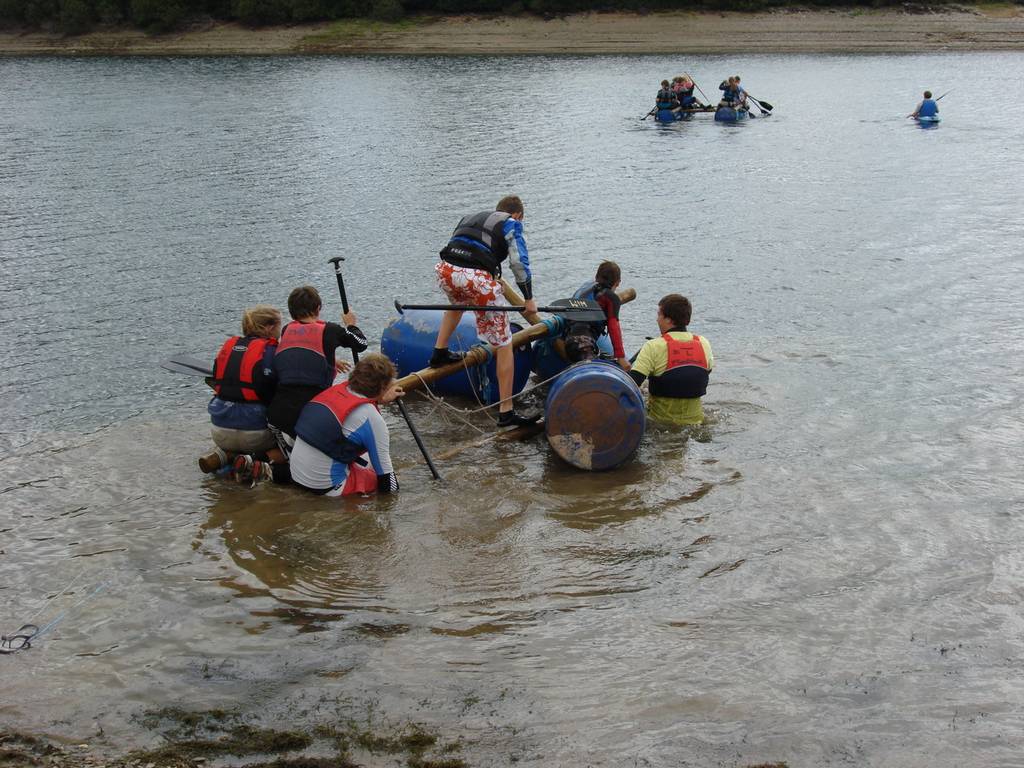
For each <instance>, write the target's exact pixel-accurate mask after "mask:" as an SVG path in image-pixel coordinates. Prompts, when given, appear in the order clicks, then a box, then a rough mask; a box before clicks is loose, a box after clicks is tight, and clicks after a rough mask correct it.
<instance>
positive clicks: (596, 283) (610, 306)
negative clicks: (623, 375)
mask: <svg viewBox="0 0 1024 768" xmlns="http://www.w3.org/2000/svg"><path fill="white" fill-rule="evenodd" d="M621 280H622V270H620V269H619V265H618V264H616V263H615V262H614V261H603V262H601V264H600V265H599V266H598V268H597V274H596V275H595V276H594V279H593V280H588V281H587V282H585V283H584V284H583V286H582V287H581V288H580V289H579V290H578V291H576V293H574V294H573V298H574V299H589V300H591V301H596V302H597V303H598V304H599V305H600V307H601V309H602V310H604V315H605V322H603V323H580V322H573V320H572V313H569V314H567V316H566V320H567V323H568V327H567V329H566V332H565V354H566V357H568V358H569V360H570V362H573V363H578V362H580V361H582V360H593V359H594V358H596V357H598V356H599V355H600V350H599V349H598V346H597V340H598V339H599V338H601V336H602V335H603V334H604V333H605V331H607V332H608V338H609V339H610V340H611V342H612V354H613V355H614V356H615V361H616V362H617V363H618V364H619V366H620V367H621V368H622V370H624V371H628V370H629V369H630V364H629V361H628V360H627V359H626V352H625V349H624V348H623V346H622V329H621V328H620V327H619V308H620V307H621V306H622V301H621V300H620V299H619V295H618V294H617V293H615V289H616V288H618V287H619V283H620V282H621Z"/></svg>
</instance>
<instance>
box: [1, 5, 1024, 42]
mask: <svg viewBox="0 0 1024 768" xmlns="http://www.w3.org/2000/svg"><path fill="white" fill-rule="evenodd" d="M951 2H952V0H926V1H925V2H915V3H913V5H914V7H915V8H918V9H924V8H926V7H941V6H943V5H948V4H950V3H951ZM1020 4H1024V0H1017V5H1020ZM807 6H811V7H818V8H839V7H843V8H850V7H861V8H865V7H866V8H880V7H887V6H895V7H906V6H907V3H906V2H905V1H904V0H807V1H806V2H804V3H800V4H794V3H793V2H791V0H514V2H512V3H509V2H506V1H505V0H0V29H9V28H20V29H24V28H28V29H43V30H47V31H55V32H61V33H64V34H68V35H78V34H82V33H85V32H88V31H90V30H92V29H94V28H95V27H97V26H108V27H109V26H131V27H138V28H141V29H145V30H147V31H149V32H152V33H155V34H159V33H163V32H170V31H172V30H176V29H180V28H182V27H184V26H186V25H188V24H190V23H194V22H197V21H208V20H211V19H213V20H218V21H235V22H239V23H242V24H246V25H249V26H254V27H258V26H265V25H274V24H299V23H306V22H315V21H336V20H339V19H364V20H375V21H378V22H392V23H393V22H397V21H399V20H400V19H404V18H406V17H409V16H413V17H416V16H420V17H422V16H425V15H431V14H433V15H438V14H442V15H443V14H464V13H482V14H491V13H495V14H500V13H535V14H542V15H544V16H545V17H548V16H549V15H552V14H565V13H579V12H584V11H637V12H642V13H645V12H647V11H661V10H715V11H726V10H728V11H760V10H769V9H772V8H782V7H807ZM1010 7H1012V6H1010ZM332 29H333V27H332ZM339 29H340V30H341V32H340V33H339V32H336V33H334V34H342V36H344V35H345V34H348V33H349V31H352V30H354V32H353V33H356V32H358V33H359V34H373V33H375V29H374V28H372V27H370V28H368V29H364V30H360V29H359V28H349V27H344V26H342V27H340V28H339ZM385 29H387V27H382V28H378V29H376V31H383V30H385ZM325 34H331V33H325ZM331 39H334V38H331ZM311 44H312V45H316V44H317V43H316V41H312V42H311Z"/></svg>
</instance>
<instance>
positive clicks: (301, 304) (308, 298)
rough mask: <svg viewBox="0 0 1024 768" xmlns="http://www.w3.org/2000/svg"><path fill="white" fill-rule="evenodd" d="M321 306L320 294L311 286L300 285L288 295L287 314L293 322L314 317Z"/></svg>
mask: <svg viewBox="0 0 1024 768" xmlns="http://www.w3.org/2000/svg"><path fill="white" fill-rule="evenodd" d="M322 306H323V302H322V301H320V294H319V293H317V290H316V288H314V287H313V286H312V285H300V286H299V287H298V288H296V289H295V290H294V291H292V292H291V293H289V294H288V314H289V315H291V316H292V319H293V320H298V319H299V318H300V317H309V316H311V315H315V314H316V313H317V312H319V311H320V307H322Z"/></svg>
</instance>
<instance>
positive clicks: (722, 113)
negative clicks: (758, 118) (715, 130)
mask: <svg viewBox="0 0 1024 768" xmlns="http://www.w3.org/2000/svg"><path fill="white" fill-rule="evenodd" d="M748 117H750V110H747V109H735V108H733V107H719V108H718V109H716V110H715V120H717V121H718V122H720V123H738V122H739V121H740V120H746V119H747V118H748Z"/></svg>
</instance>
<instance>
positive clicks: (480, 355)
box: [398, 323, 550, 392]
mask: <svg viewBox="0 0 1024 768" xmlns="http://www.w3.org/2000/svg"><path fill="white" fill-rule="evenodd" d="M549 332H550V328H548V326H547V324H545V323H537V324H535V325H531V326H530V327H529V328H524V329H523V330H521V331H518V332H517V333H513V334H512V346H513V347H521V346H522V345H523V344H528V343H529V342H531V341H533V340H534V339H542V338H544V337H545V336H547V335H548V333H549ZM493 355H494V347H492V346H491V345H490V344H485V345H484V346H482V347H473V348H472V349H471V350H469V352H467V353H466V357H465V358H463V359H462V360H460V361H459V362H457V363H449V364H448V365H444V366H441V367H440V368H424V369H423V370H421V371H418V372H416V373H410V374H409V375H408V376H403V377H402V378H400V379H399V380H398V386H400V387H401V388H402V389H404V390H405V391H406V392H411V391H412V390H414V389H419V388H420V387H422V386H423V385H424V384H433V383H434V382H435V381H437V380H438V379H443V378H445V377H446V376H451V375H452V374H453V373H458V372H459V371H461V370H462V369H463V368H464V367H467V366H474V365H480V364H481V363H485V362H487V360H488V358H490V357H491V356H493Z"/></svg>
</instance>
